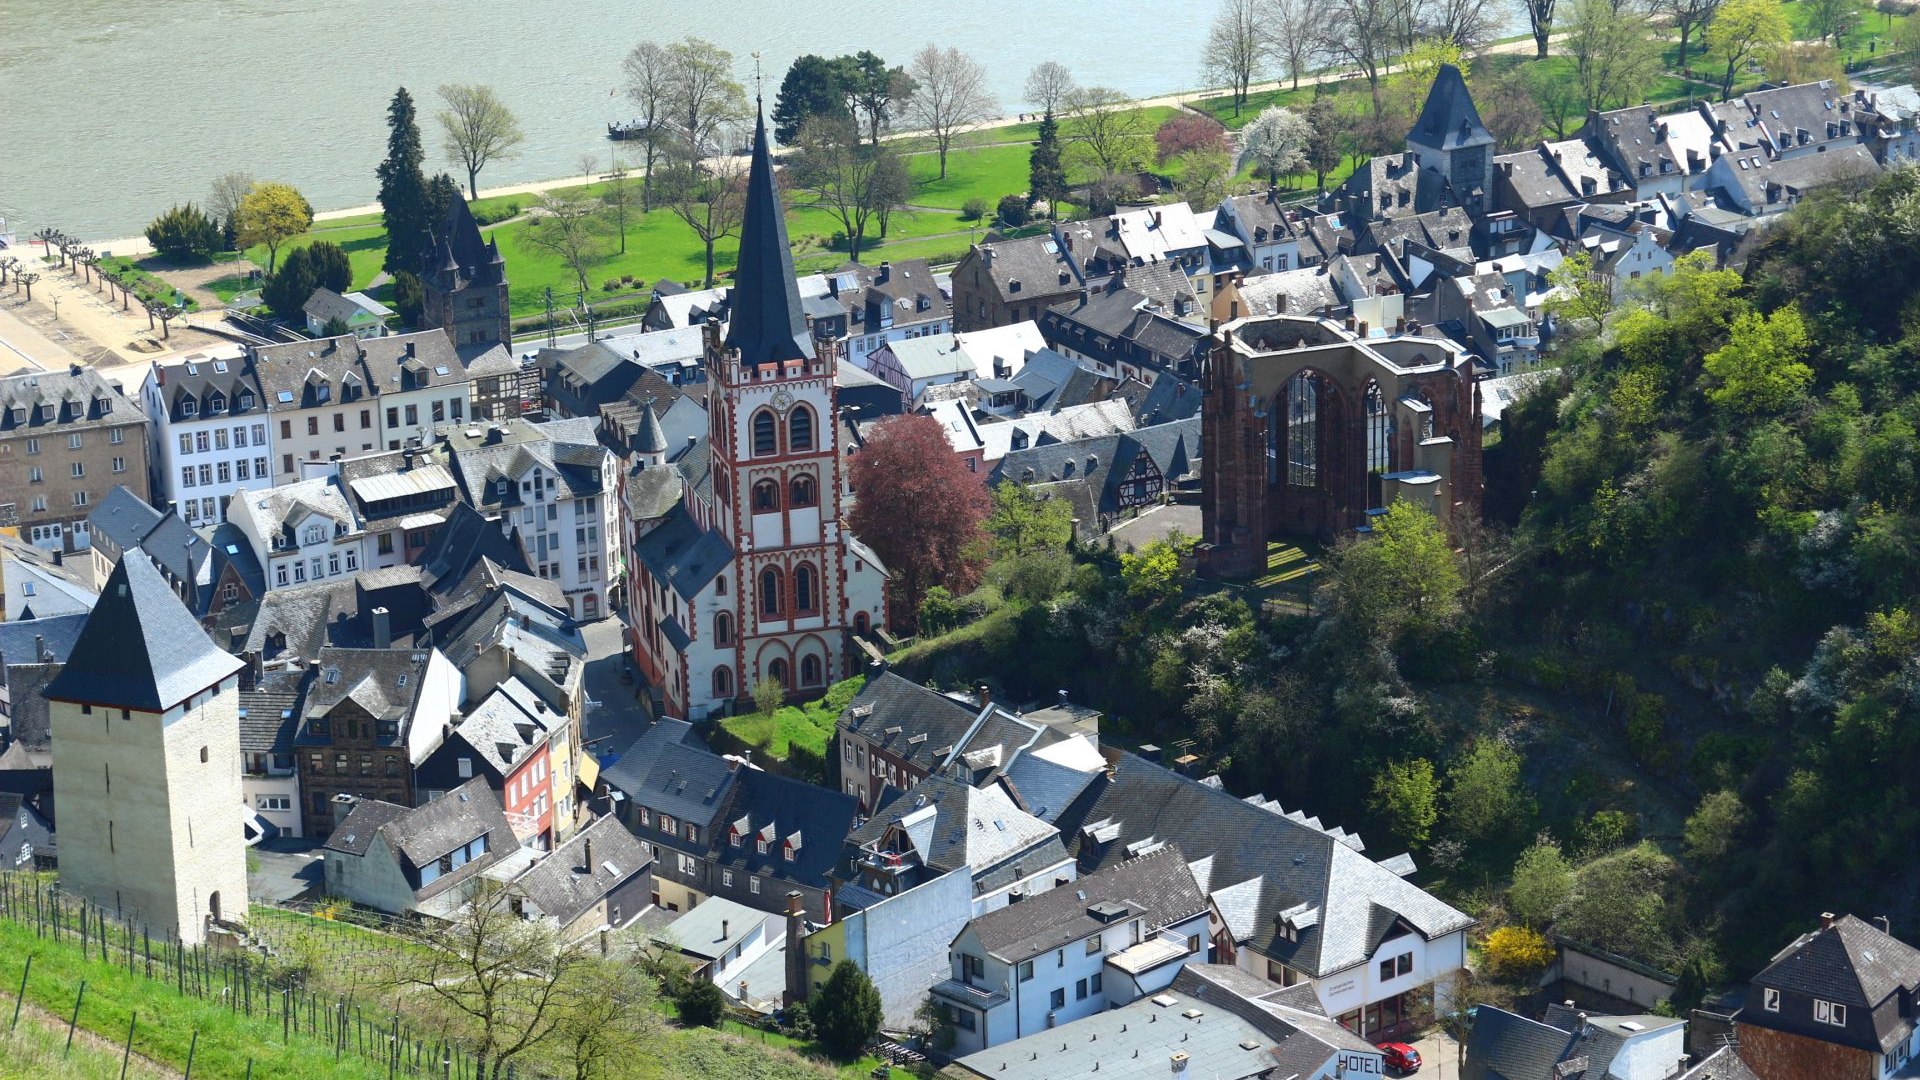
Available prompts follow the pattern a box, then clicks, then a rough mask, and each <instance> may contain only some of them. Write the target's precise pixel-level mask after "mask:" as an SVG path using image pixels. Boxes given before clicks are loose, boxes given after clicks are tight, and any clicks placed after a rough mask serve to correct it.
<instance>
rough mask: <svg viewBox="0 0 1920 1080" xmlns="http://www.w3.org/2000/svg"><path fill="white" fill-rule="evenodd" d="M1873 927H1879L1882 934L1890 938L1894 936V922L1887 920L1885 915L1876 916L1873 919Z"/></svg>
mask: <svg viewBox="0 0 1920 1080" xmlns="http://www.w3.org/2000/svg"><path fill="white" fill-rule="evenodd" d="M1873 925H1875V926H1877V927H1879V928H1880V932H1881V933H1883V934H1885V935H1887V936H1888V937H1892V936H1893V920H1892V919H1889V918H1887V917H1886V916H1885V915H1875V916H1874V917H1873Z"/></svg>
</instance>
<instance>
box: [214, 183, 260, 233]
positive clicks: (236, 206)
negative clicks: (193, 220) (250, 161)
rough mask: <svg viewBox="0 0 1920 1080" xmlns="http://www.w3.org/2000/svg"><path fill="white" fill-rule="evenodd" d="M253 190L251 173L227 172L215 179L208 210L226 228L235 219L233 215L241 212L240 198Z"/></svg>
mask: <svg viewBox="0 0 1920 1080" xmlns="http://www.w3.org/2000/svg"><path fill="white" fill-rule="evenodd" d="M252 190H253V175H252V174H251V173H243V172H230V173H227V174H226V175H225V176H222V177H219V178H217V179H216V180H214V182H213V190H212V192H211V193H210V194H208V195H207V210H208V211H210V212H211V213H212V214H213V216H214V217H216V218H219V219H220V225H221V227H222V228H226V227H228V225H229V224H230V223H231V222H232V221H233V216H234V215H235V214H237V213H239V212H240V200H241V199H244V198H246V197H247V192H249V191H252Z"/></svg>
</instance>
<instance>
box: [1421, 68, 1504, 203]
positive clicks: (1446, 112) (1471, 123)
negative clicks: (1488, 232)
mask: <svg viewBox="0 0 1920 1080" xmlns="http://www.w3.org/2000/svg"><path fill="white" fill-rule="evenodd" d="M1407 149H1408V150H1409V151H1411V152H1412V153H1413V154H1415V155H1416V156H1417V157H1418V158H1419V160H1420V167H1421V168H1423V169H1426V170H1428V171H1430V172H1433V173H1436V174H1438V175H1439V176H1440V178H1441V179H1443V180H1445V181H1446V182H1447V184H1448V185H1449V186H1450V187H1451V188H1452V191H1453V199H1454V201H1455V202H1457V203H1458V204H1459V205H1460V206H1462V207H1464V208H1465V209H1466V210H1467V212H1468V213H1471V214H1481V213H1485V212H1486V211H1487V210H1488V209H1490V208H1492V206H1493V150H1494V146H1493V135H1492V133H1490V132H1489V131H1487V125H1485V124H1483V123H1481V122H1480V111H1479V110H1478V109H1475V108H1474V107H1473V95H1472V94H1471V93H1470V92H1468V90H1467V80H1466V78H1465V77H1464V76H1462V75H1461V74H1460V69H1459V68H1457V67H1455V66H1453V65H1452V64H1441V65H1440V71H1439V73H1438V74H1436V75H1435V76H1434V77H1433V87H1432V89H1430V90H1428V91H1427V103H1426V105H1424V106H1423V107H1422V108H1421V109H1420V119H1419V120H1416V121H1415V122H1414V125H1413V130H1412V131H1410V132H1408V133H1407Z"/></svg>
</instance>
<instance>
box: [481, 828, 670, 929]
mask: <svg viewBox="0 0 1920 1080" xmlns="http://www.w3.org/2000/svg"><path fill="white" fill-rule="evenodd" d="M588 852H592V855H593V859H592V862H591V863H589V862H588V860H587V854H588ZM652 865H653V855H652V854H651V853H649V852H648V851H647V845H645V844H643V843H641V842H640V841H639V840H637V839H635V837H634V835H633V834H632V833H630V832H628V831H627V827H626V826H625V825H622V824H620V822H619V819H617V818H614V817H611V816H608V817H601V818H597V819H595V820H594V821H593V822H592V823H591V824H589V825H588V826H587V827H586V828H584V829H581V830H580V831H579V832H577V833H575V834H574V835H573V838H572V839H570V840H568V841H567V842H566V843H564V844H561V845H560V846H559V847H557V848H555V849H554V851H553V853H552V854H550V855H548V856H547V857H546V858H544V859H541V860H540V861H539V862H537V863H534V864H533V865H532V866H530V867H528V868H527V871H526V873H524V874H521V875H520V876H519V877H517V878H515V879H514V882H513V887H514V888H515V889H518V890H519V891H520V892H522V893H525V894H526V896H527V898H528V899H529V900H532V901H533V902H534V904H535V905H536V906H537V907H539V909H540V910H541V911H542V912H544V913H546V914H547V915H550V916H552V917H553V918H554V919H557V920H559V923H560V925H561V926H566V925H567V924H569V923H571V922H573V921H574V920H575V919H578V918H579V917H580V916H582V915H584V914H586V912H587V909H588V908H591V907H592V906H593V905H595V904H597V903H599V902H600V900H601V898H603V897H605V896H606V895H607V894H608V893H610V892H612V891H613V890H614V889H615V888H618V887H619V886H620V885H621V884H623V883H625V882H627V881H629V880H631V879H632V877H633V876H634V875H635V874H638V873H641V872H643V871H645V870H646V869H647V868H648V867H650V866H652Z"/></svg>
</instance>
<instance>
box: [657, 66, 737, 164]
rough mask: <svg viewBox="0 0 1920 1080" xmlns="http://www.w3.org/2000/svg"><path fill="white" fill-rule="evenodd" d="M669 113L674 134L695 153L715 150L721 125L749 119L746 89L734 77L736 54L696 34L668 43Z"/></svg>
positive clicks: (723, 126)
mask: <svg viewBox="0 0 1920 1080" xmlns="http://www.w3.org/2000/svg"><path fill="white" fill-rule="evenodd" d="M667 52H668V54H669V56H670V57H671V60H672V64H671V67H670V69H669V71H668V84H667V86H668V89H667V104H668V106H669V111H668V113H667V119H668V122H669V123H671V124H672V125H673V128H674V136H675V138H677V139H678V140H679V141H680V142H682V143H684V144H686V146H688V147H689V148H691V149H692V150H693V151H694V152H697V153H701V154H709V153H713V152H714V151H715V150H716V149H719V147H717V146H716V136H717V135H718V134H719V133H720V131H721V129H722V128H725V127H728V126H730V125H737V124H740V123H742V122H743V121H745V120H746V118H747V115H748V113H747V92H746V91H745V90H744V89H742V88H741V86H740V84H739V83H738V82H736V81H734V78H733V54H732V53H730V52H728V51H727V50H725V49H723V48H721V47H720V46H718V45H715V44H713V43H712V42H710V41H703V40H701V39H700V38H697V37H690V38H688V39H687V40H685V41H683V42H680V43H678V44H675V45H669V46H667Z"/></svg>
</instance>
